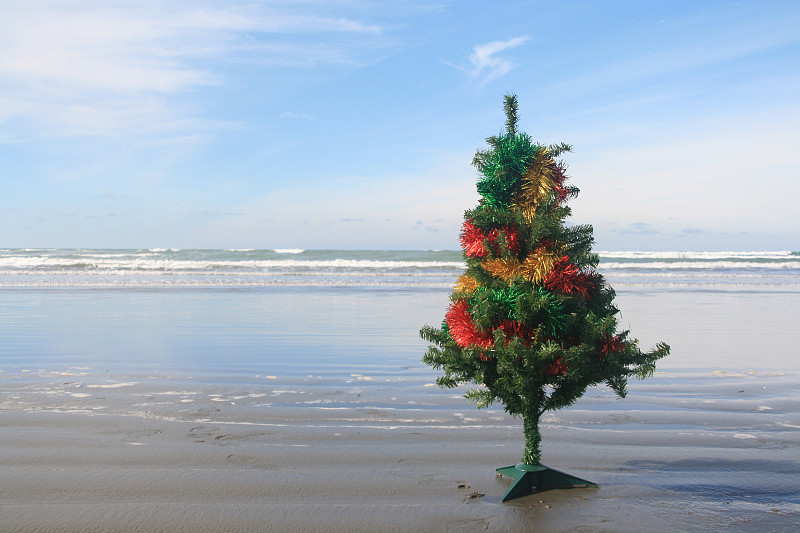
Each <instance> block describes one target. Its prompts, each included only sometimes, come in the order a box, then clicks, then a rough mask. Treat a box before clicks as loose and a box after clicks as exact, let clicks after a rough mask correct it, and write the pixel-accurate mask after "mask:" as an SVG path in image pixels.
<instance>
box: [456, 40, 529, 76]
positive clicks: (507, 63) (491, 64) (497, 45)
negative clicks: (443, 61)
mask: <svg viewBox="0 0 800 533" xmlns="http://www.w3.org/2000/svg"><path fill="white" fill-rule="evenodd" d="M527 40H528V37H527V36H522V37H515V38H513V39H509V40H507V41H492V42H490V43H486V44H479V45H475V47H473V49H472V53H471V54H470V56H469V62H470V66H469V67H467V68H463V67H458V66H456V65H451V66H455V67H456V68H459V69H461V70H465V71H467V72H469V74H470V75H471V76H472V77H473V78H475V79H478V80H480V83H481V85H484V84H486V83H489V82H490V81H492V80H495V79H497V78H499V77H501V76H504V75H506V74H508V73H509V72H510V71H511V70H512V69H513V68H514V67H515V66H516V65H515V64H514V62H513V61H511V60H510V59H508V58H505V57H502V56H501V55H500V53H501V52H504V51H505V50H508V49H510V48H516V47H517V46H520V45H522V44H523V43H525V41H527ZM448 64H449V63H448Z"/></svg>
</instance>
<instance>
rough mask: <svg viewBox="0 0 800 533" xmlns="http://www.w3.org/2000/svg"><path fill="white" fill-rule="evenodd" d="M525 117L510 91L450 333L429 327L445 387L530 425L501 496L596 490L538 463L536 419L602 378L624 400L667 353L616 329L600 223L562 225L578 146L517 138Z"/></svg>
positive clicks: (428, 359)
mask: <svg viewBox="0 0 800 533" xmlns="http://www.w3.org/2000/svg"><path fill="white" fill-rule="evenodd" d="M517 112H518V105H517V98H516V96H513V95H509V96H506V98H505V113H506V128H505V132H504V133H502V134H501V135H499V136H494V137H490V138H489V139H487V142H488V143H489V149H487V150H479V151H478V152H477V154H476V155H475V159H474V160H473V165H474V166H475V167H477V169H478V171H479V173H480V178H479V180H478V185H477V187H478V192H479V193H480V195H481V199H480V201H479V203H478V206H477V207H476V208H474V209H472V210H469V211H467V212H466V213H465V216H464V226H463V229H462V232H461V244H462V248H463V250H464V259H465V262H466V266H467V268H466V271H465V272H464V274H463V275H462V276H461V277H460V278H459V279H458V281H457V282H456V285H455V288H454V290H453V293H452V295H451V300H452V304H451V305H450V307H449V309H448V310H447V313H446V316H445V320H444V322H443V324H442V327H441V328H439V329H437V328H433V327H430V326H426V327H424V328H423V329H422V330H421V332H420V334H421V336H422V337H423V338H424V339H425V340H427V341H429V342H431V343H432V345H431V346H430V348H429V349H428V352H427V353H426V354H425V356H424V357H423V362H425V363H426V364H428V365H431V366H433V367H434V368H436V369H440V370H442V371H443V372H444V375H442V376H440V377H439V378H438V379H437V383H438V384H439V386H441V387H446V388H450V387H456V386H458V385H460V384H462V383H474V384H477V385H480V386H481V387H480V388H477V389H473V390H470V391H468V392H467V394H466V397H467V398H469V399H471V400H474V401H475V402H476V403H477V404H478V407H486V406H489V405H491V404H492V403H494V402H501V403H503V404H504V406H505V410H506V411H507V412H508V413H510V414H512V415H514V416H521V417H522V418H523V428H524V434H525V451H524V454H523V456H522V463H520V464H519V465H516V466H511V467H504V468H499V469H498V472H500V473H501V474H504V475H507V476H510V477H512V478H514V479H515V480H516V481H515V483H514V484H513V485H512V486H511V488H510V489H509V490H508V492H507V493H506V495H505V496H504V498H503V501H506V500H509V499H512V498H515V497H519V496H523V495H525V494H529V493H530V492H531V491H532V490H534V489H540V490H541V489H546V488H555V487H572V486H589V485H593V483H590V482H588V481H584V480H581V479H579V478H575V477H573V476H570V475H568V474H563V473H561V472H558V471H556V470H552V469H549V468H547V467H545V466H543V465H541V464H540V455H541V451H540V442H541V436H540V434H539V418H540V417H541V415H542V414H543V413H544V412H545V411H548V410H554V409H561V408H563V407H567V406H569V405H571V404H573V403H574V402H575V401H577V400H578V398H580V397H581V396H582V395H583V394H584V392H585V391H586V389H587V388H588V387H590V386H592V385H595V384H598V383H602V382H605V383H607V384H608V385H609V386H610V387H611V388H612V389H613V390H614V391H615V392H616V393H617V395H619V396H620V397H624V396H625V392H626V390H625V389H626V385H627V378H628V377H631V376H636V377H639V378H645V377H648V376H650V375H652V373H653V370H654V369H655V362H656V361H657V360H658V359H660V358H661V357H664V356H666V355H667V354H668V353H669V346H667V345H666V344H664V343H659V344H658V345H657V346H656V347H655V348H654V349H653V350H651V351H649V352H642V351H641V350H639V348H638V347H637V341H636V340H635V339H629V338H628V332H627V331H622V332H617V320H616V318H615V315H616V313H617V309H616V308H615V307H614V305H613V300H614V291H613V290H612V289H611V288H610V287H609V286H608V285H606V284H605V282H604V280H603V277H602V276H601V275H600V274H599V273H597V271H595V270H594V269H595V267H596V266H597V262H598V257H597V255H596V254H593V253H592V251H591V246H592V243H593V240H594V239H593V237H592V227H591V226H586V225H577V226H568V225H566V224H565V219H566V218H567V217H568V216H569V214H570V209H569V207H567V206H566V205H565V202H566V200H568V199H569V198H571V197H574V196H575V195H577V194H578V189H577V188H575V187H572V186H569V185H566V184H565V181H566V179H567V176H566V167H565V166H564V164H563V163H562V162H561V161H559V160H558V157H559V156H560V155H561V154H562V153H563V152H566V151H569V150H570V147H569V146H568V145H565V144H559V145H551V146H543V145H539V144H536V143H534V142H533V141H532V140H531V138H530V136H528V135H527V134H525V133H518V132H517V123H518V119H517Z"/></svg>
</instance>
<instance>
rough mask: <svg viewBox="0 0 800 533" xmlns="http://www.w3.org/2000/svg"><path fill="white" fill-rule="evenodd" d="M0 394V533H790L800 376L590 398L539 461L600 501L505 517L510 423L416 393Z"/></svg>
mask: <svg viewBox="0 0 800 533" xmlns="http://www.w3.org/2000/svg"><path fill="white" fill-rule="evenodd" d="M0 377H1V378H2V381H3V382H4V385H5V386H4V388H3V391H4V394H3V401H2V403H1V404H0V412H1V413H2V416H0V428H2V430H1V431H0V450H1V451H0V477H1V478H2V479H3V483H2V488H0V502H2V504H0V520H1V521H2V523H3V526H2V528H6V530H10V531H21V532H25V531H109V530H126V531H134V532H137V531H221V530H224V531H232V532H236V531H333V532H338V531H378V530H380V531H410V530H414V531H487V530H489V531H525V530H529V529H530V527H531V524H536V526H537V529H536V530H537V531H543V532H551V531H552V532H555V531H572V530H584V531H631V532H633V531H648V530H649V531H715V530H719V529H725V530H728V531H753V530H756V529H758V530H770V531H791V530H793V529H794V528H795V527H796V525H797V524H798V523H800V499H798V497H797V489H798V488H800V482H798V481H797V479H800V476H798V474H800V461H798V458H797V457H796V453H795V452H796V450H797V447H798V445H800V437H799V436H798V432H797V431H796V430H792V428H791V427H790V426H791V425H792V423H793V422H792V421H793V420H795V419H796V418H797V416H796V415H795V414H794V413H796V412H797V411H796V406H797V405H798V391H797V389H796V387H794V388H793V386H792V383H795V382H796V379H797V376H796V375H785V376H756V377H753V376H748V375H741V376H736V375H733V376H731V375H725V374H722V375H716V376H715V375H713V374H712V375H711V376H709V379H710V380H711V381H712V382H713V383H707V384H706V386H705V387H700V388H698V389H696V394H697V395H698V397H697V398H696V400H697V404H698V406H702V407H699V408H693V409H685V408H684V409H681V408H680V405H682V404H681V402H682V401H684V400H682V399H680V398H675V397H673V395H672V393H671V392H670V389H671V386H670V383H669V380H668V379H663V380H659V379H657V378H651V380H649V381H645V382H635V383H632V386H631V390H630V394H629V397H628V398H627V399H625V400H620V401H617V400H614V399H613V397H612V396H610V395H609V394H607V393H605V392H604V391H603V390H602V389H596V390H595V389H592V390H590V391H589V392H588V393H587V395H586V396H585V397H584V398H583V399H582V400H581V401H580V402H579V403H578V404H576V405H575V406H573V407H571V408H568V409H565V410H562V411H558V412H555V413H548V414H546V415H545V417H543V424H542V432H543V436H544V439H543V459H544V462H545V464H547V465H548V466H551V467H552V468H556V469H558V470H562V471H565V472H568V473H570V474H573V475H577V476H579V477H583V478H585V479H589V480H591V481H594V482H596V483H598V484H599V485H600V486H599V488H597V489H591V488H587V489H570V490H553V491H547V492H542V493H538V494H534V495H532V496H529V497H525V498H521V499H519V500H514V501H513V502H509V503H505V504H503V503H501V502H500V498H501V497H502V495H503V493H504V492H505V490H506V489H507V488H508V486H509V484H510V481H509V480H507V479H504V478H499V477H498V476H497V475H496V474H495V469H496V468H498V467H502V466H508V465H510V464H515V463H516V462H518V458H519V455H520V454H521V452H522V444H523V443H522V428H521V422H520V421H518V420H514V419H512V418H510V417H508V416H506V415H505V414H504V413H503V412H502V409H491V410H478V409H476V408H475V407H474V406H473V405H471V404H469V403H467V402H466V400H464V399H463V398H459V397H458V396H457V392H458V391H437V392H435V393H432V389H431V387H426V386H425V385H426V384H427V383H426V382H425V380H410V382H381V381H369V380H358V378H359V377H369V376H363V375H357V376H353V379H352V380H351V382H350V383H345V382H340V383H331V382H324V383H321V384H320V383H315V382H307V383H306V384H305V385H304V384H303V382H302V380H296V381H295V382H286V381H281V380H278V382H275V383H272V382H267V383H259V384H253V383H251V384H250V386H249V387H247V388H243V384H242V383H229V384H217V385H213V386H211V385H208V384H205V383H203V382H197V383H194V384H192V383H191V382H189V381H187V380H176V379H152V380H150V381H146V382H134V381H132V380H127V379H126V378H125V376H117V377H115V378H113V379H110V378H108V377H106V376H103V377H105V378H106V379H102V378H101V377H100V376H92V375H89V376H82V381H73V382H68V381H66V380H69V379H72V377H70V376H64V377H61V380H60V383H59V380H58V377H59V376H52V377H50V378H47V379H44V380H37V379H34V380H31V379H29V376H26V375H17V376H16V379H14V377H15V376H12V375H10V373H9V372H8V371H6V372H4V373H2V374H0ZM742 387H744V389H746V390H745V392H743V393H741V394H740V393H736V394H737V395H740V396H741V397H733V398H728V399H726V397H727V396H730V395H731V393H730V391H732V390H733V389H736V390H742V389H741V388H742ZM709 402H711V404H710V403H709ZM759 409H760V410H759ZM795 421H796V420H795ZM781 424H783V426H784V427H783V429H782V430H781V429H780V426H781ZM473 493H476V494H481V495H482V496H477V495H473V496H472V497H471V496H470V495H471V494H473ZM2 528H0V529H2Z"/></svg>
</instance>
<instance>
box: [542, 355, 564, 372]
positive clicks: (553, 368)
mask: <svg viewBox="0 0 800 533" xmlns="http://www.w3.org/2000/svg"><path fill="white" fill-rule="evenodd" d="M566 371H567V363H565V362H564V361H563V360H562V359H561V358H560V357H559V358H558V359H556V360H555V361H553V362H552V363H550V366H548V367H547V370H546V371H545V373H546V374H563V373H564V372H566Z"/></svg>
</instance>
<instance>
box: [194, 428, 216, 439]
mask: <svg viewBox="0 0 800 533" xmlns="http://www.w3.org/2000/svg"><path fill="white" fill-rule="evenodd" d="M218 431H219V426H197V427H193V428H192V429H190V430H189V436H190V437H213V436H214V435H215V434H216V433H217V432H218Z"/></svg>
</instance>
